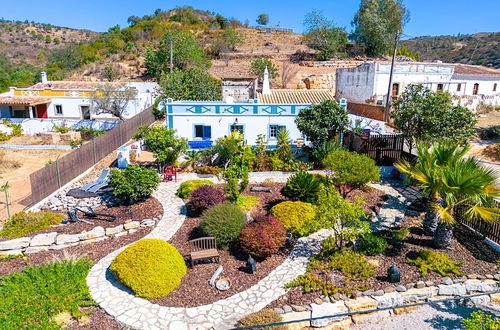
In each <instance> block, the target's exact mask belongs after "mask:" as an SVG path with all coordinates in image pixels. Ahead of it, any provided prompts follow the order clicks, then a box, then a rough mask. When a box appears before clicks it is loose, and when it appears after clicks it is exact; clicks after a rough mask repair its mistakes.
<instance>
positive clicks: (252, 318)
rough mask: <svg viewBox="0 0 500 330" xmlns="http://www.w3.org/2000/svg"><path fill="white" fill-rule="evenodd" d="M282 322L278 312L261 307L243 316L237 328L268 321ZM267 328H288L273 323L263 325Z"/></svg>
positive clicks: (281, 329)
mask: <svg viewBox="0 0 500 330" xmlns="http://www.w3.org/2000/svg"><path fill="white" fill-rule="evenodd" d="M279 322H283V317H282V316H281V315H280V314H278V312H276V311H274V310H272V309H263V310H261V311H259V312H257V313H253V314H250V315H247V316H245V317H244V318H242V319H241V320H240V321H239V322H238V327H239V328H245V327H251V326H255V325H264V324H269V323H279ZM265 329H269V330H285V329H288V328H287V326H286V325H274V326H270V327H265Z"/></svg>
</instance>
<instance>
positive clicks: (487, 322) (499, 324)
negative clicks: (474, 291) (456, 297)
mask: <svg viewBox="0 0 500 330" xmlns="http://www.w3.org/2000/svg"><path fill="white" fill-rule="evenodd" d="M470 316H471V317H470V318H467V319H462V324H463V326H464V328H465V329H466V330H499V329H500V319H499V318H493V317H492V316H491V315H490V314H486V313H485V312H483V311H481V310H479V311H475V312H472V313H471V314H470Z"/></svg>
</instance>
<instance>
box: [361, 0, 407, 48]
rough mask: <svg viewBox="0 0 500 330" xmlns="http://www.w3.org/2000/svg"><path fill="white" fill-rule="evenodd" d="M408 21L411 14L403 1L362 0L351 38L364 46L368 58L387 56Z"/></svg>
mask: <svg viewBox="0 0 500 330" xmlns="http://www.w3.org/2000/svg"><path fill="white" fill-rule="evenodd" d="M408 20H409V12H408V10H407V9H406V7H405V6H404V5H403V2H402V0H362V1H361V4H360V6H359V10H358V12H357V13H356V14H355V15H354V20H353V21H352V23H351V24H352V26H353V27H354V32H353V33H352V36H351V37H352V39H353V40H354V41H356V42H358V43H360V44H363V45H364V47H365V52H366V54H367V55H368V56H373V57H377V56H383V55H387V54H389V52H390V50H391V49H392V44H393V42H394V38H396V36H397V35H398V34H400V33H401V32H402V30H403V26H404V25H405V24H406V23H407V22H408Z"/></svg>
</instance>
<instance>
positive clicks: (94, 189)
mask: <svg viewBox="0 0 500 330" xmlns="http://www.w3.org/2000/svg"><path fill="white" fill-rule="evenodd" d="M108 184H109V179H106V180H104V181H103V182H101V183H98V184H96V185H94V186H92V187H91V188H90V189H89V190H88V191H89V192H91V193H96V192H97V191H99V190H100V189H102V188H104V187H106V186H107V185H108Z"/></svg>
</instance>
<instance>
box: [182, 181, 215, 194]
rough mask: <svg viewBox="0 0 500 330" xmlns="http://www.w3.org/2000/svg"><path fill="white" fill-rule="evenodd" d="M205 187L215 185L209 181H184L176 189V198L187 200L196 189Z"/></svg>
mask: <svg viewBox="0 0 500 330" xmlns="http://www.w3.org/2000/svg"><path fill="white" fill-rule="evenodd" d="M205 185H209V186H214V185H215V183H213V182H212V181H210V180H188V181H184V182H183V183H181V185H180V186H179V189H177V196H178V197H180V198H189V196H191V193H192V192H193V191H194V190H195V189H197V188H199V187H201V186H205Z"/></svg>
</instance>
